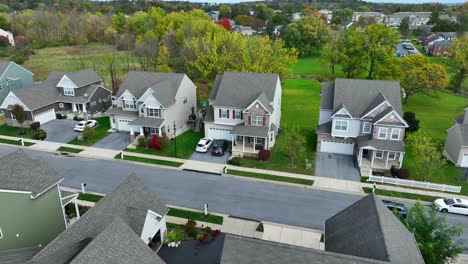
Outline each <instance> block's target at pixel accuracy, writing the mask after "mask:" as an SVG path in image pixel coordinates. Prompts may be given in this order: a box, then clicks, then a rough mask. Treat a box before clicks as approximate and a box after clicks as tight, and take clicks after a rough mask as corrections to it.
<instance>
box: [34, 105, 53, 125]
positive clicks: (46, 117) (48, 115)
mask: <svg viewBox="0 0 468 264" xmlns="http://www.w3.org/2000/svg"><path fill="white" fill-rule="evenodd" d="M54 119H55V109H53V108H52V109H49V110H47V111H44V112H42V113H39V114H37V115H34V121H37V122H40V123H41V125H42V124H44V123H47V122H49V121H50V120H54Z"/></svg>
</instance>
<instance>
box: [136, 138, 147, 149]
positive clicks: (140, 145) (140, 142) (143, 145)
mask: <svg viewBox="0 0 468 264" xmlns="http://www.w3.org/2000/svg"><path fill="white" fill-rule="evenodd" d="M148 143H149V141H148V138H146V137H140V138H139V139H138V144H137V148H139V149H144V148H147V147H148Z"/></svg>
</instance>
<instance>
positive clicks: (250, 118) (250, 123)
mask: <svg viewBox="0 0 468 264" xmlns="http://www.w3.org/2000/svg"><path fill="white" fill-rule="evenodd" d="M249 125H252V117H251V116H249Z"/></svg>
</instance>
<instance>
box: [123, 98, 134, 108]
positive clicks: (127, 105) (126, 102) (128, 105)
mask: <svg viewBox="0 0 468 264" xmlns="http://www.w3.org/2000/svg"><path fill="white" fill-rule="evenodd" d="M123 106H124V107H123V108H127V109H136V106H135V101H133V100H123Z"/></svg>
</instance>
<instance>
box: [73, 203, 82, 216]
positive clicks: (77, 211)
mask: <svg viewBox="0 0 468 264" xmlns="http://www.w3.org/2000/svg"><path fill="white" fill-rule="evenodd" d="M74 203H75V213H76V219H80V217H81V216H80V209H79V207H78V198H75V199H74Z"/></svg>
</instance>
